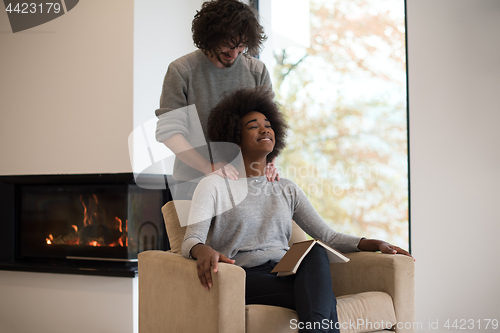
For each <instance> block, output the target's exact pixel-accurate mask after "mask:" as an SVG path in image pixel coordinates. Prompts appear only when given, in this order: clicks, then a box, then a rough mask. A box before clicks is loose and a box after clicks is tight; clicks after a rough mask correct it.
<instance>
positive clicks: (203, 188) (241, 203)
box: [182, 175, 361, 267]
mask: <svg viewBox="0 0 500 333" xmlns="http://www.w3.org/2000/svg"><path fill="white" fill-rule="evenodd" d="M292 219H293V220H294V221H295V222H296V223H297V224H298V225H299V226H300V227H301V228H302V229H303V230H304V231H305V232H306V233H307V234H309V235H310V236H311V237H313V238H317V239H320V240H322V241H323V242H325V243H327V244H329V245H330V246H332V247H334V248H336V249H337V250H339V251H341V252H354V251H359V250H358V247H357V246H358V243H359V241H360V239H361V237H355V236H351V235H347V234H342V233H339V232H336V231H335V230H333V229H332V228H331V227H330V226H328V225H327V224H326V223H325V222H324V221H323V219H322V218H321V217H320V216H319V214H318V213H317V212H316V210H315V209H314V207H313V206H312V205H311V203H310V202H309V200H308V199H307V197H306V195H305V193H304V192H303V191H302V190H301V189H300V188H299V187H298V185H297V184H295V183H294V182H293V181H291V180H289V179H284V178H281V180H279V181H274V182H269V181H267V179H266V177H265V176H262V177H257V178H240V179H238V180H235V181H232V180H228V179H224V178H222V177H219V176H217V175H211V176H208V177H206V178H204V179H203V180H202V181H200V183H199V184H198V187H197V188H196V191H195V193H194V196H193V201H192V204H191V211H190V213H189V222H188V227H187V231H186V235H185V238H184V241H183V243H182V254H183V256H185V257H187V258H189V257H190V251H191V248H192V247H193V246H194V245H196V244H198V243H204V244H207V245H209V246H211V247H212V248H213V249H214V250H216V251H218V252H220V253H222V254H224V255H226V256H227V257H229V258H231V259H234V260H235V261H236V264H237V265H239V266H242V267H254V266H258V265H261V264H263V263H265V262H267V261H269V260H272V261H276V262H277V261H279V260H280V259H281V258H282V257H283V255H285V253H286V251H287V250H288V248H289V247H288V241H289V239H290V237H291V234H292Z"/></svg>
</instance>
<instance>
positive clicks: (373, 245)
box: [358, 238, 415, 260]
mask: <svg viewBox="0 0 500 333" xmlns="http://www.w3.org/2000/svg"><path fill="white" fill-rule="evenodd" d="M358 249H360V250H361V251H380V252H382V253H389V254H404V255H405V256H408V257H410V258H412V259H413V260H415V259H414V258H413V257H412V255H411V254H410V253H409V252H408V251H406V250H403V249H402V248H400V247H398V246H395V245H391V244H389V243H387V242H384V241H381V240H378V239H366V238H363V239H362V240H360V241H359V244H358Z"/></svg>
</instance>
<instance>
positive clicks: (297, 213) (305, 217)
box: [293, 184, 362, 253]
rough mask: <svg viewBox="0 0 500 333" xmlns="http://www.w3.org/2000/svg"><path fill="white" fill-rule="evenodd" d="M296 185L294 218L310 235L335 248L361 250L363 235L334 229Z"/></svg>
mask: <svg viewBox="0 0 500 333" xmlns="http://www.w3.org/2000/svg"><path fill="white" fill-rule="evenodd" d="M294 185H295V202H294V214H293V220H294V221H295V222H296V223H297V224H298V225H299V226H300V227H301V228H302V230H304V231H305V232H306V233H307V234H308V235H310V236H311V237H313V238H317V239H319V240H321V241H323V242H325V243H327V244H328V245H330V246H332V247H333V248H335V249H337V250H339V251H341V252H344V253H347V252H356V251H359V249H358V244H359V241H360V240H361V238H362V237H357V236H352V235H348V234H343V233H340V232H337V231H335V230H333V229H332V228H331V227H330V226H329V225H328V224H326V222H325V221H324V220H323V219H322V218H321V216H320V215H319V214H318V212H317V211H316V209H314V207H313V206H312V204H311V202H310V201H309V199H307V196H306V195H305V193H304V191H302V189H301V188H300V187H299V186H298V185H297V184H294Z"/></svg>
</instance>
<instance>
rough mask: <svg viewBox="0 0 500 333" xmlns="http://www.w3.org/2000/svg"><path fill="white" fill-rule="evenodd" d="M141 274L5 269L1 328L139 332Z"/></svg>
mask: <svg viewBox="0 0 500 333" xmlns="http://www.w3.org/2000/svg"><path fill="white" fill-rule="evenodd" d="M137 283H138V279H137V278H123V277H104V276H89V275H64V274H50V273H28V272H10V271H0V295H2V297H1V301H0V332H2V333H26V332H36V333H59V332H60V333H69V332H71V333H88V332H99V333H101V332H102V333H108V332H117V333H118V332H119V333H137V332H138V318H137V313H138V308H137V304H138V302H137V301H138V290H137V289H138V288H137Z"/></svg>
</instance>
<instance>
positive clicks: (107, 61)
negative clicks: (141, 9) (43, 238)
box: [0, 0, 134, 175]
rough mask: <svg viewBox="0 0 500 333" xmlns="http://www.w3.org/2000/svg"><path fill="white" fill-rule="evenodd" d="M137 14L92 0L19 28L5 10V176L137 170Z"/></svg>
mask: <svg viewBox="0 0 500 333" xmlns="http://www.w3.org/2000/svg"><path fill="white" fill-rule="evenodd" d="M2 8H3V6H2ZM133 15H134V1H133V0H105V1H103V0H86V1H80V2H79V3H78V5H77V6H76V7H75V8H73V9H72V10H71V11H69V12H68V13H66V14H65V15H63V16H61V17H59V18H57V19H55V20H53V21H50V22H48V23H45V24H43V25H40V26H38V27H35V28H32V29H29V30H26V31H23V32H18V33H15V34H13V33H12V30H11V29H10V25H9V21H8V18H7V13H6V12H5V11H4V10H0V32H1V33H0V45H1V47H0V73H1V75H0V94H1V98H0V154H1V155H0V175H11V174H56V173H114V172H130V171H131V165H130V161H129V156H128V147H127V138H128V135H129V134H130V132H131V131H132V129H133V116H132V111H133V106H132V98H133V95H132V94H133V27H134V22H133Z"/></svg>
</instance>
